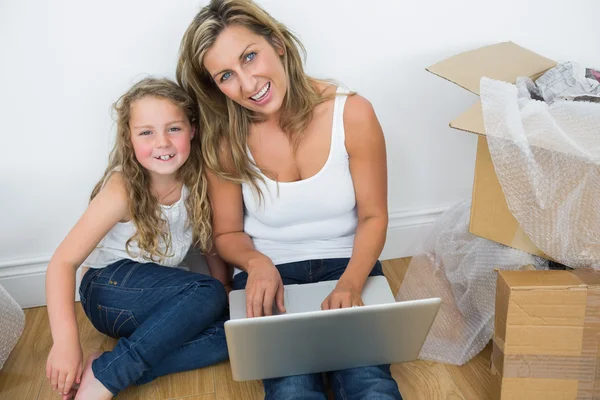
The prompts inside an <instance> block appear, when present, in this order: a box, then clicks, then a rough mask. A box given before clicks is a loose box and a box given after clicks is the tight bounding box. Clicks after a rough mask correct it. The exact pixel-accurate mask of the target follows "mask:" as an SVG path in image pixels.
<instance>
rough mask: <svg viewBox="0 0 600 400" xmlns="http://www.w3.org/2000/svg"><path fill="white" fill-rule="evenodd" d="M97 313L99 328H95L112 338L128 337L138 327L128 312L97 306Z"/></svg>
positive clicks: (131, 314)
mask: <svg viewBox="0 0 600 400" xmlns="http://www.w3.org/2000/svg"><path fill="white" fill-rule="evenodd" d="M98 313H99V316H100V318H99V319H100V326H99V327H96V328H97V329H98V330H100V331H102V333H105V334H106V335H108V336H112V337H114V338H120V337H128V336H130V335H131V334H132V333H133V332H134V331H135V330H136V329H137V328H138V327H139V326H140V324H139V323H138V322H137V320H136V319H135V317H134V316H133V313H132V312H131V311H129V310H122V309H118V308H112V307H105V306H103V305H101V304H98Z"/></svg>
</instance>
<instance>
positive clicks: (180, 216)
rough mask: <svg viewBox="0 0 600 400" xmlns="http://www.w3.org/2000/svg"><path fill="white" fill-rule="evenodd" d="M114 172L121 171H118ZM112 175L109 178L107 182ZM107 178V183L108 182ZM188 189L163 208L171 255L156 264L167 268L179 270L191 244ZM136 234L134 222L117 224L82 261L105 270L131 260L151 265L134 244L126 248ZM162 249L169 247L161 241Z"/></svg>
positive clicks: (133, 242)
mask: <svg viewBox="0 0 600 400" xmlns="http://www.w3.org/2000/svg"><path fill="white" fill-rule="evenodd" d="M115 171H118V169H116V170H115ZM109 176H110V174H109V175H108V176H107V178H106V179H108V177H109ZM106 179H105V183H106ZM188 193H189V192H188V189H187V187H186V186H185V185H184V186H183V187H182V188H181V198H180V199H179V200H178V201H177V202H175V203H174V204H172V205H170V206H165V205H162V204H161V205H160V208H161V211H162V214H163V218H164V219H165V220H166V221H167V225H168V227H169V233H170V235H171V248H170V251H169V253H168V254H169V255H170V256H171V257H165V258H164V259H162V260H158V261H155V262H156V263H157V264H160V265H163V266H165V267H179V266H180V264H181V262H182V261H183V259H184V258H185V256H186V254H187V252H188V250H189V248H190V246H191V244H192V229H191V227H190V226H189V224H188V223H187V222H188V216H187V209H186V208H185V200H186V198H187V196H188ZM135 232H136V228H135V225H134V224H133V221H128V222H118V223H117V224H116V225H115V226H114V227H113V228H112V229H111V230H110V231H109V232H108V233H107V234H106V236H104V238H102V240H101V241H100V243H98V246H97V247H96V248H95V249H94V250H93V251H92V253H91V254H90V255H89V256H88V258H87V259H86V260H85V261H84V262H83V265H84V266H86V267H91V268H104V267H107V266H109V265H110V264H112V263H114V262H116V261H119V260H122V259H125V258H126V259H130V260H134V261H137V262H140V263H147V262H151V261H150V260H149V259H147V258H144V257H143V256H142V254H141V252H140V249H139V247H138V246H137V243H136V242H135V241H132V242H131V243H130V245H129V253H128V252H127V249H126V248H125V243H127V240H129V238H131V237H132V236H133V235H134V234H135ZM159 247H160V250H161V251H163V252H164V251H165V249H166V244H165V243H164V241H162V240H161V241H160V243H159Z"/></svg>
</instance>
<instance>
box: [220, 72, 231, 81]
mask: <svg viewBox="0 0 600 400" xmlns="http://www.w3.org/2000/svg"><path fill="white" fill-rule="evenodd" d="M230 77H231V72H225V73H224V74H223V75H221V82H223V81H226V80H227V79H229V78H230Z"/></svg>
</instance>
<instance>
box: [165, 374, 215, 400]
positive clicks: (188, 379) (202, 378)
mask: <svg viewBox="0 0 600 400" xmlns="http://www.w3.org/2000/svg"><path fill="white" fill-rule="evenodd" d="M156 383H157V385H158V392H159V398H160V399H170V398H179V397H186V398H187V397H188V396H192V395H202V394H209V393H214V392H215V371H214V368H213V367H207V368H201V369H197V370H194V371H186V372H180V373H178V374H171V375H167V376H162V377H160V378H158V379H157V380H156Z"/></svg>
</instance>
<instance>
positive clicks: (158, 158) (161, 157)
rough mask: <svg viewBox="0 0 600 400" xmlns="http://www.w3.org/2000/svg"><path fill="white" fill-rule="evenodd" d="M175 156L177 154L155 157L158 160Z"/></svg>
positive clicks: (165, 159) (166, 159)
mask: <svg viewBox="0 0 600 400" xmlns="http://www.w3.org/2000/svg"><path fill="white" fill-rule="evenodd" d="M173 157H175V154H165V155H164V156H158V157H154V158H156V159H157V160H163V161H168V160H170V159H171V158H173Z"/></svg>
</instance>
